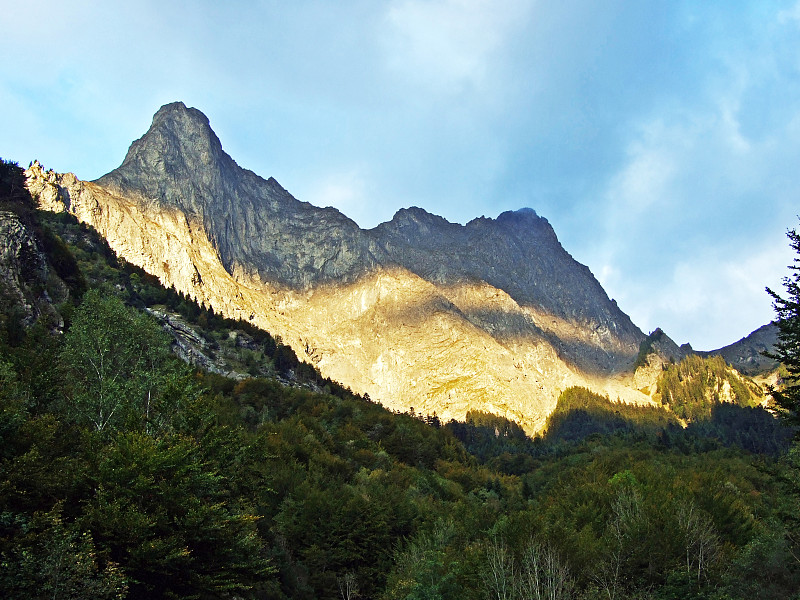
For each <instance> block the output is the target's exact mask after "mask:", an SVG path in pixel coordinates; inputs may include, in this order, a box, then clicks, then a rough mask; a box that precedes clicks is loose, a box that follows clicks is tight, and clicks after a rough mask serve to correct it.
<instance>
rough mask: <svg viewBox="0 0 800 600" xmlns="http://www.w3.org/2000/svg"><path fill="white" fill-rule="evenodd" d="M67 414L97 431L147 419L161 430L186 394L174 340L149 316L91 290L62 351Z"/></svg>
mask: <svg viewBox="0 0 800 600" xmlns="http://www.w3.org/2000/svg"><path fill="white" fill-rule="evenodd" d="M61 358H62V363H63V365H64V371H65V375H66V381H65V390H66V394H67V403H68V409H69V410H68V413H70V414H71V416H72V417H73V419H74V420H75V421H77V422H79V423H81V424H86V425H90V426H92V427H93V428H94V429H96V430H97V431H104V430H106V429H108V428H113V427H115V426H120V425H123V424H126V425H132V424H134V423H141V422H144V423H145V424H146V426H147V427H148V428H150V429H161V428H163V427H164V426H165V424H166V422H167V421H168V420H169V418H170V416H171V414H173V413H174V412H175V411H176V409H177V403H178V402H179V400H180V397H181V395H182V394H183V393H184V392H185V386H183V388H184V389H182V386H181V385H180V382H179V381H178V380H180V379H181V375H182V374H185V371H186V369H185V368H182V367H183V365H178V364H177V363H176V362H175V361H174V360H173V359H172V358H171V356H170V339H169V336H168V335H167V334H166V333H164V332H163V331H162V330H161V328H160V327H159V325H158V323H156V322H155V320H153V319H152V318H150V317H149V315H147V314H143V313H140V312H137V311H136V310H134V309H132V308H129V307H127V306H125V305H124V304H123V303H122V302H121V301H120V300H119V299H117V298H114V297H112V296H104V295H102V294H101V293H100V292H98V291H97V290H92V291H90V292H88V293H87V294H86V295H85V297H84V299H83V302H82V303H81V305H80V306H79V307H78V308H77V309H76V311H75V314H74V317H73V322H72V326H71V327H70V329H69V331H68V332H67V334H66V336H65V340H64V349H63V352H62V356H61Z"/></svg>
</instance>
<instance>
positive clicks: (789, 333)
mask: <svg viewBox="0 0 800 600" xmlns="http://www.w3.org/2000/svg"><path fill="white" fill-rule="evenodd" d="M786 235H787V237H788V238H789V240H790V245H791V247H792V249H793V250H794V251H795V252H796V253H797V254H798V256H800V234H798V233H797V230H794V229H793V230H791V231H789V232H787V234H786ZM789 269H790V270H791V274H790V275H789V276H787V277H784V279H783V287H784V288H785V289H786V292H787V297H786V298H783V297H781V296H780V295H779V294H778V293H776V292H774V291H772V290H771V289H770V288H767V293H769V295H770V296H772V298H773V304H772V305H773V308H774V309H775V312H776V314H777V316H778V318H777V319H776V320H775V324H776V325H777V326H778V342H777V344H776V345H775V351H774V352H768V353H766V355H767V356H769V357H770V358H774V359H776V360H779V361H780V362H781V363H783V365H784V367H786V371H787V372H788V375H786V376H785V377H784V378H783V385H782V386H781V387H780V388H772V387H771V388H770V394H771V395H772V399H773V401H774V403H775V408H776V409H777V411H778V414H779V415H780V416H781V418H782V419H784V421H785V422H786V423H787V424H789V425H793V426H800V258H798V257H795V258H794V259H793V264H792V265H789ZM797 436H798V437H799V438H800V430H798V432H797Z"/></svg>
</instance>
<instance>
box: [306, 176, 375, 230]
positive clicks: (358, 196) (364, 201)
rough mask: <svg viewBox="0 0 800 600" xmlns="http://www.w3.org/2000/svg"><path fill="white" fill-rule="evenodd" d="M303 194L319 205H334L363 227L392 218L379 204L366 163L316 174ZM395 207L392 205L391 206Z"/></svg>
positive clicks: (308, 200) (309, 200) (308, 199)
mask: <svg viewBox="0 0 800 600" xmlns="http://www.w3.org/2000/svg"><path fill="white" fill-rule="evenodd" d="M300 198H301V199H302V200H305V201H307V202H310V203H311V204H313V205H315V206H322V207H325V206H333V207H334V208H336V209H338V210H340V211H341V212H343V213H344V214H345V215H347V216H348V217H350V218H351V219H353V220H355V221H356V222H357V223H358V224H359V225H360V226H362V227H372V226H374V225H377V224H378V223H379V222H381V221H384V220H387V219H389V218H391V214H388V215H387V214H384V211H382V210H381V209H382V207H381V206H378V205H376V199H375V197H374V194H372V193H371V190H370V184H369V177H368V175H367V172H366V169H365V167H351V168H349V169H342V170H337V171H332V172H328V173H325V174H323V175H321V176H320V177H319V178H312V179H311V181H310V182H309V185H308V187H307V188H305V189H302V190H300ZM389 210H391V209H389Z"/></svg>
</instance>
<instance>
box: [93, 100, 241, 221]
mask: <svg viewBox="0 0 800 600" xmlns="http://www.w3.org/2000/svg"><path fill="white" fill-rule="evenodd" d="M235 166H236V163H235V162H234V161H233V159H232V158H231V157H230V156H228V155H227V154H225V152H224V151H223V150H222V143H221V142H220V141H219V138H218V137H217V136H216V134H215V133H214V131H213V130H212V129H211V126H210V125H209V121H208V117H206V115H204V114H203V113H202V112H200V111H199V110H197V109H196V108H187V107H186V105H185V104H184V103H183V102H172V103H170V104H165V105H164V106H162V107H161V108H160V109H159V110H158V112H156V114H155V115H154V116H153V122H152V124H151V125H150V129H148V130H147V133H145V134H144V135H143V136H142V137H140V138H139V139H138V140H136V141H135V142H133V143H132V144H131V146H130V148H129V149H128V153H127V155H126V156H125V160H123V161H122V164H121V165H120V166H119V167H118V168H117V169H114V170H113V171H111V172H110V173H108V174H107V175H104V176H103V177H101V178H100V179H98V180H97V183H99V184H101V185H103V186H106V187H109V188H112V189H115V190H117V191H122V190H125V191H135V192H138V193H140V194H141V195H144V196H145V197H148V198H162V199H168V200H174V199H175V198H171V196H173V194H171V193H170V189H168V188H169V186H170V184H171V183H173V182H177V181H181V180H193V181H197V182H199V183H204V184H211V183H213V182H217V181H219V180H220V179H222V177H221V175H222V172H223V171H228V172H229V171H230V170H232V169H233V168H234V167H235ZM178 204H179V205H182V203H178ZM184 208H188V207H184Z"/></svg>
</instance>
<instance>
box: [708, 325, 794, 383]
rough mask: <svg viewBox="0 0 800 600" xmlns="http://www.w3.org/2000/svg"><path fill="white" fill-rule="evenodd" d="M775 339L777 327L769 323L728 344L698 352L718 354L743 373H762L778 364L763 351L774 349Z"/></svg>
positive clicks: (776, 337)
mask: <svg viewBox="0 0 800 600" xmlns="http://www.w3.org/2000/svg"><path fill="white" fill-rule="evenodd" d="M777 341H778V327H777V325H775V324H774V323H769V324H767V325H763V326H762V327H759V328H758V329H756V330H755V331H754V332H752V333H751V334H750V335H748V336H746V337H743V338H742V339H740V340H739V341H738V342H734V343H733V344H730V345H729V346H725V347H724V348H720V349H719V350H714V351H712V352H701V353H698V354H701V355H704V356H705V355H712V354H714V355H716V354H719V355H720V356H722V358H724V359H725V362H727V363H728V364H729V365H731V366H732V367H734V368H735V369H736V370H738V371H740V372H741V373H743V374H745V375H750V376H755V375H763V374H764V373H767V372H769V371H774V370H775V369H777V368H778V366H779V363H778V361H777V360H774V359H772V358H768V357H766V356H764V352H767V351H773V350H774V348H775V344H776V342H777Z"/></svg>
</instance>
